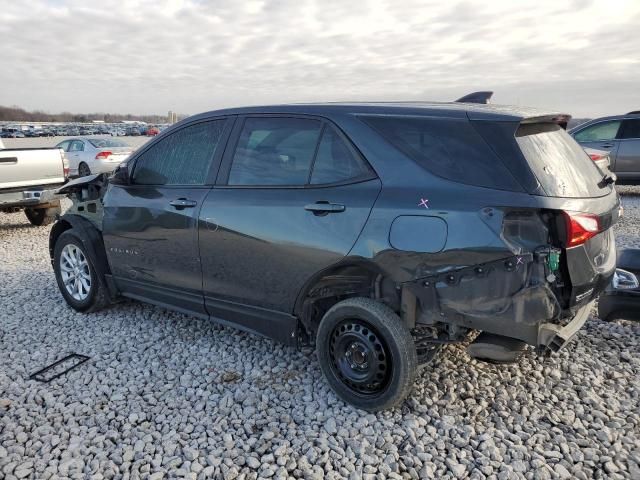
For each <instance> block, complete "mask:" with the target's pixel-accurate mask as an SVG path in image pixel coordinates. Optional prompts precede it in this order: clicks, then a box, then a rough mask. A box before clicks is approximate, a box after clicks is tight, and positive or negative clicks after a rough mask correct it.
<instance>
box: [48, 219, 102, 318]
mask: <svg viewBox="0 0 640 480" xmlns="http://www.w3.org/2000/svg"><path fill="white" fill-rule="evenodd" d="M53 270H54V272H55V275H56V281H57V282H58V288H59V289H60V293H62V296H63V297H64V299H65V301H66V302H67V304H69V306H71V307H72V308H73V309H74V310H77V311H78V312H86V313H88V312H95V311H97V310H100V309H102V308H104V307H106V306H107V305H108V304H109V294H108V291H107V287H106V285H105V284H104V281H103V279H101V278H100V277H99V276H98V274H97V273H96V269H95V266H94V265H93V261H92V258H91V256H90V255H89V254H88V253H87V251H86V249H85V246H84V244H83V243H82V240H81V239H80V237H79V236H78V235H77V234H76V232H75V230H74V229H70V230H66V231H65V232H63V233H62V234H61V235H60V236H59V237H58V239H57V241H56V245H55V247H54V256H53Z"/></svg>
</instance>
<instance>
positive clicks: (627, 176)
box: [614, 118, 640, 180]
mask: <svg viewBox="0 0 640 480" xmlns="http://www.w3.org/2000/svg"><path fill="white" fill-rule="evenodd" d="M618 144H619V146H618V153H617V155H616V166H615V170H614V171H615V172H616V174H617V175H618V176H619V177H620V179H621V180H638V179H640V118H637V119H636V118H633V119H626V120H623V121H622V127H621V128H620V133H619V134H618Z"/></svg>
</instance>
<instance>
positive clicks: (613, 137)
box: [569, 111, 640, 184]
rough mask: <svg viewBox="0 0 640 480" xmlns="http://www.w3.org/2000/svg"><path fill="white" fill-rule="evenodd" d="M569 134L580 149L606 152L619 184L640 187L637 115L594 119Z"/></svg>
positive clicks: (639, 142) (639, 134)
mask: <svg viewBox="0 0 640 480" xmlns="http://www.w3.org/2000/svg"><path fill="white" fill-rule="evenodd" d="M569 133H570V134H571V135H572V136H573V138H575V140H576V141H577V142H578V143H579V144H580V145H582V146H583V147H589V148H595V149H598V150H606V151H608V152H609V158H610V162H611V165H610V167H609V168H610V170H611V171H612V172H614V173H615V174H616V175H617V176H618V183H632V184H635V183H640V111H635V112H629V113H628V114H626V115H616V116H612V117H602V118H596V119H595V120H590V121H588V122H586V123H583V124H582V125H578V126H577V127H574V128H573V129H571V130H570V131H569Z"/></svg>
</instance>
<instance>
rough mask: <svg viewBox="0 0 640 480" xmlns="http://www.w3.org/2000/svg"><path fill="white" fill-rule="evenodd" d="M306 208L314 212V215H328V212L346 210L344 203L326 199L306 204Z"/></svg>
mask: <svg viewBox="0 0 640 480" xmlns="http://www.w3.org/2000/svg"><path fill="white" fill-rule="evenodd" d="M304 209H305V210H307V211H308V212H313V214H314V215H326V214H327V213H339V212H344V211H345V207H344V205H340V204H338V203H329V202H325V201H320V202H316V203H310V204H309V205H305V207H304Z"/></svg>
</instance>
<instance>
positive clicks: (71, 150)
mask: <svg viewBox="0 0 640 480" xmlns="http://www.w3.org/2000/svg"><path fill="white" fill-rule="evenodd" d="M57 147H58V148H62V149H63V150H64V151H65V156H66V157H67V159H68V160H69V176H70V177H84V176H87V175H91V174H93V173H111V172H113V171H114V170H115V169H116V167H117V166H118V165H120V164H121V163H122V162H123V161H125V160H126V159H127V158H129V155H131V153H132V152H133V148H131V146H130V145H129V144H127V143H125V142H123V141H122V140H119V139H114V138H83V137H79V138H70V139H68V140H65V141H63V142H60V143H59V144H58V145H57Z"/></svg>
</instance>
